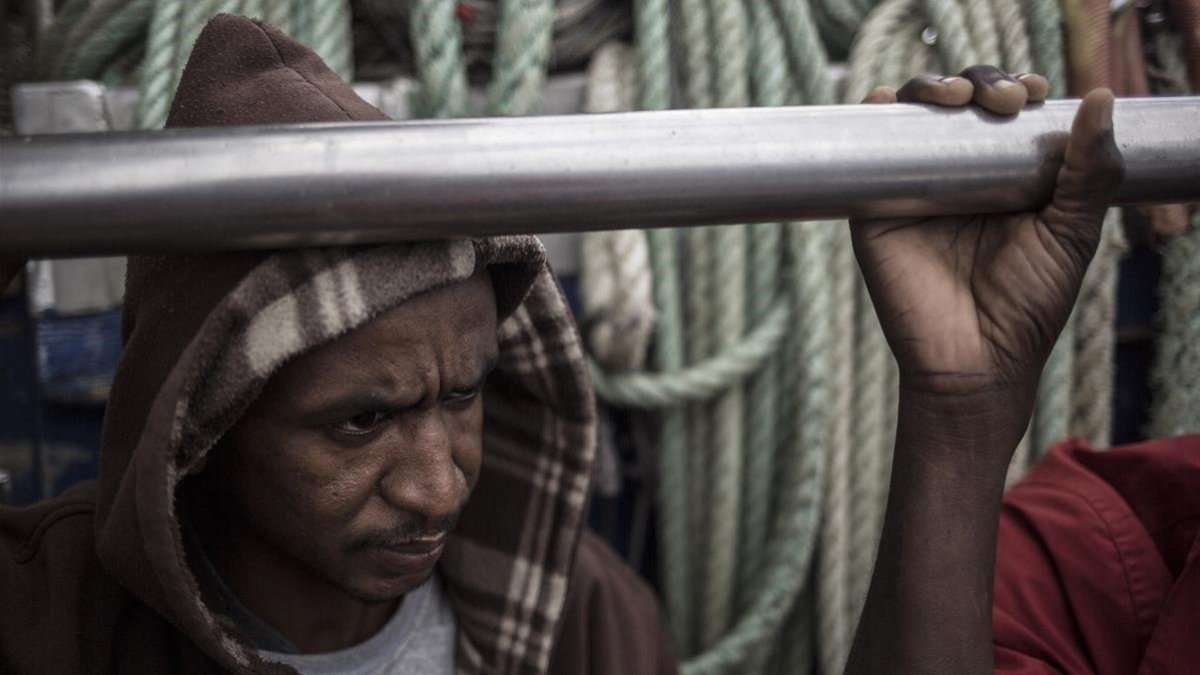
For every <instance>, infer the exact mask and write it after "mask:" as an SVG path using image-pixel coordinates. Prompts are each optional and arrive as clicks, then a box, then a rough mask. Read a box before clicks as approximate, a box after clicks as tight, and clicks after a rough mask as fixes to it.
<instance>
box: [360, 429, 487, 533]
mask: <svg viewBox="0 0 1200 675" xmlns="http://www.w3.org/2000/svg"><path fill="white" fill-rule="evenodd" d="M404 426H405V427H407V428H406V429H405V430H404V432H403V433H400V434H398V435H397V436H396V439H397V441H396V443H395V447H392V448H389V449H388V453H389V457H388V460H389V462H388V467H387V470H386V471H385V473H384V474H383V476H382V477H381V479H380V483H379V488H380V493H381V494H382V496H383V498H384V500H386V501H387V502H388V503H389V504H391V505H392V506H393V507H395V508H397V509H399V510H402V511H405V512H408V513H411V514H416V515H420V516H423V517H424V518H425V519H426V520H427V521H429V522H437V521H439V520H442V519H445V518H449V517H451V516H453V515H454V514H455V513H457V512H458V510H459V508H461V507H462V504H463V501H464V499H465V497H466V492H467V479H466V476H465V475H464V474H463V472H462V470H461V469H460V468H459V466H458V465H457V464H456V463H455V461H454V452H453V450H454V446H453V438H452V434H451V432H450V429H449V428H448V427H447V425H446V423H445V421H444V420H443V416H442V414H441V411H439V410H430V411H425V412H421V413H419V414H417V415H415V416H413V417H412V418H411V419H410V420H408V424H405V425H404Z"/></svg>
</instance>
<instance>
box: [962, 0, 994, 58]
mask: <svg viewBox="0 0 1200 675" xmlns="http://www.w3.org/2000/svg"><path fill="white" fill-rule="evenodd" d="M960 2H961V3H962V6H963V13H964V15H965V16H966V18H967V23H966V27H967V30H968V35H969V37H970V39H971V44H972V46H974V47H975V54H976V57H977V58H978V59H979V60H978V61H977V62H976V63H990V64H992V65H995V66H1003V58H1002V57H1001V55H1000V41H999V40H998V39H997V38H998V35H999V29H998V28H997V26H996V14H995V11H994V9H993V6H992V2H993V0H960Z"/></svg>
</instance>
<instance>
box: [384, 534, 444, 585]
mask: <svg viewBox="0 0 1200 675" xmlns="http://www.w3.org/2000/svg"><path fill="white" fill-rule="evenodd" d="M445 545H446V536H445V535H441V536H438V537H436V538H432V539H418V540H416V541H412V542H408V543H405V544H400V545H387V546H378V547H375V548H372V549H370V553H371V555H372V557H374V558H376V559H377V560H379V562H381V563H382V564H383V566H384V567H386V568H387V569H389V570H391V571H393V572H396V573H398V574H405V575H408V574H420V573H422V572H427V571H429V570H432V569H433V566H434V564H435V563H437V561H438V558H440V557H441V556H442V549H443V548H444V547H445Z"/></svg>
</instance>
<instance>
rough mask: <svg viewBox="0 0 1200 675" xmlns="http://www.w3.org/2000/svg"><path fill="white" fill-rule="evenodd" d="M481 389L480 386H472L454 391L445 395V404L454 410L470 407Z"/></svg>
mask: <svg viewBox="0 0 1200 675" xmlns="http://www.w3.org/2000/svg"><path fill="white" fill-rule="evenodd" d="M481 391H483V387H482V386H478V387H474V388H472V389H468V390H466V391H460V392H456V393H454V394H451V395H450V396H448V397H446V405H447V406H449V407H451V408H453V409H455V410H465V409H466V408H469V407H471V404H472V403H474V402H475V399H477V398H479V393H480V392H481Z"/></svg>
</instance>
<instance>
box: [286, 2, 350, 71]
mask: <svg viewBox="0 0 1200 675" xmlns="http://www.w3.org/2000/svg"><path fill="white" fill-rule="evenodd" d="M298 1H302V0H298ZM311 11H312V33H310V34H309V36H308V39H307V40H306V43H307V44H308V45H309V46H310V47H312V49H313V51H315V52H316V53H317V55H318V56H320V57H321V59H322V60H323V61H325V64H326V65H328V66H329V69H330V70H332V71H333V72H335V73H337V75H338V77H340V78H342V79H343V80H345V81H347V82H351V81H353V80H354V50H353V45H352V43H351V37H350V7H349V5H348V4H346V2H345V1H344V0H322V1H321V2H315V3H312V10H311Z"/></svg>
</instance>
